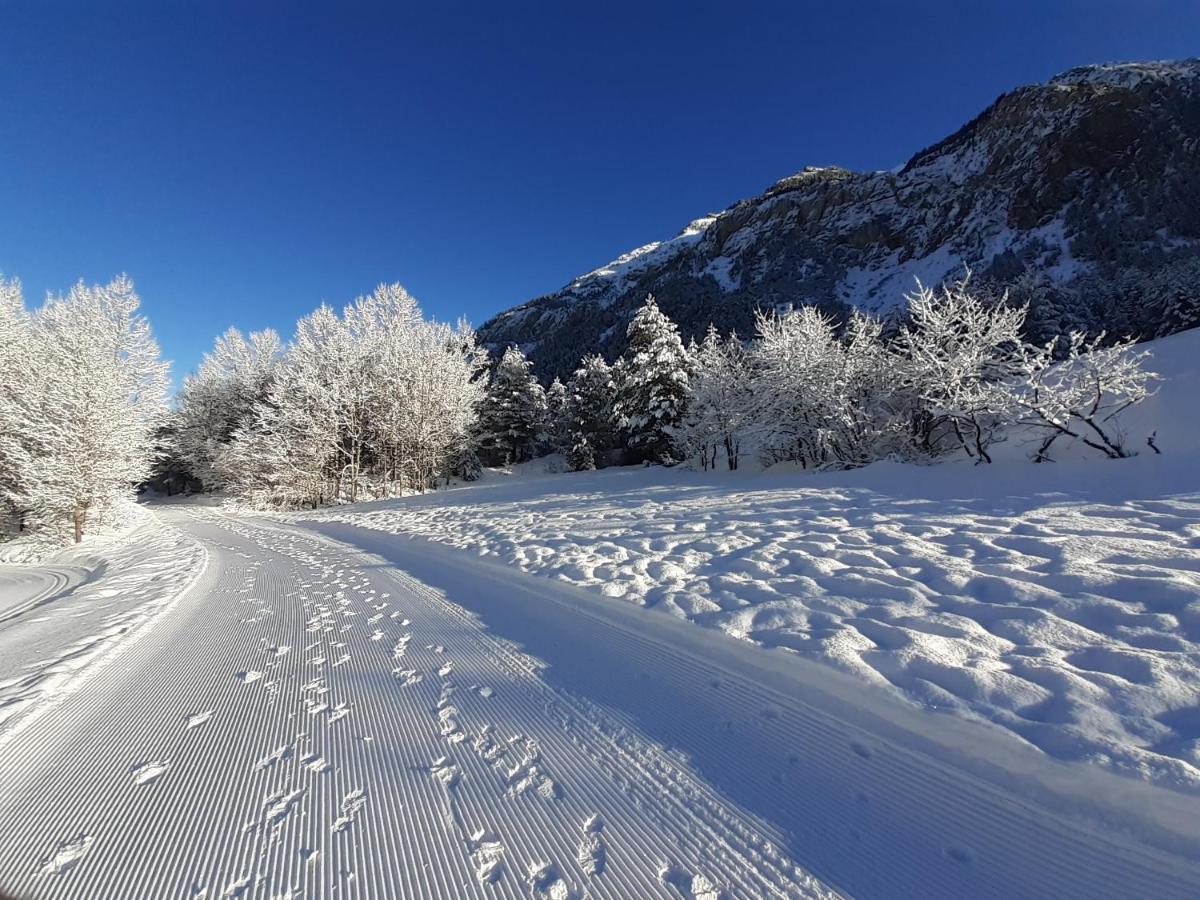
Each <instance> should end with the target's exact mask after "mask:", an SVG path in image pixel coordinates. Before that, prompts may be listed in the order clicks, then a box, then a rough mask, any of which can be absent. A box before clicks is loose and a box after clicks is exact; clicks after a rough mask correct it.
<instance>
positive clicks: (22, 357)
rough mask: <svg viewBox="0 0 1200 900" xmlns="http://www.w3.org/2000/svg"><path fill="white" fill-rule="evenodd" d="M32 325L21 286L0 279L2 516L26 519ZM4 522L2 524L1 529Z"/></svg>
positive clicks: (14, 281) (32, 358)
mask: <svg viewBox="0 0 1200 900" xmlns="http://www.w3.org/2000/svg"><path fill="white" fill-rule="evenodd" d="M34 361H35V357H34V354H33V347H32V325H31V322H30V317H29V314H28V312H27V311H26V309H25V300H24V297H23V296H22V293H21V283H20V282H19V281H17V280H16V279H13V280H6V279H4V278H3V277H0V514H7V515H15V516H16V517H17V519H18V521H21V520H22V519H23V512H24V510H25V508H26V504H27V498H26V489H27V485H24V484H23V480H22V475H23V473H24V472H25V470H26V466H27V465H28V452H29V449H30V441H31V439H32V435H31V433H30V431H29V425H30V423H29V415H30V412H29V405H30V401H31V399H32V397H31V393H30V387H31V385H30V379H31V372H30V367H31V365H32V364H33V363H34ZM2 524H3V523H0V526H2Z"/></svg>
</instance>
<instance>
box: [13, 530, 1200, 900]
mask: <svg viewBox="0 0 1200 900" xmlns="http://www.w3.org/2000/svg"><path fill="white" fill-rule="evenodd" d="M158 515H159V516H160V517H161V518H162V519H163V520H164V521H166V522H167V523H169V524H170V526H171V528H173V529H177V530H178V531H179V532H183V533H184V535H186V538H187V539H188V540H192V541H195V542H197V543H199V544H200V545H201V546H202V547H203V548H204V552H205V553H206V554H207V557H208V565H207V566H206V567H205V568H204V570H203V572H202V574H201V575H200V576H199V580H198V581H197V582H196V583H195V585H194V586H193V587H192V588H191V589H190V590H188V591H187V592H186V593H185V594H184V595H183V597H181V598H180V600H179V601H178V602H176V603H175V604H174V605H173V606H172V607H171V612H170V614H169V615H163V616H160V617H159V618H158V619H157V620H156V621H155V624H154V627H153V628H152V629H151V630H150V631H149V633H148V634H147V635H146V636H145V637H143V639H142V640H139V641H137V642H135V643H132V644H131V645H128V646H127V647H126V648H125V650H124V651H123V652H122V654H121V664H120V665H107V666H103V667H101V668H100V669H98V670H96V671H95V673H94V676H93V677H92V678H91V679H90V680H89V683H88V689H87V690H86V691H79V692H77V693H75V694H74V695H72V696H71V697H70V698H69V702H63V703H60V704H58V705H57V706H56V707H55V708H53V709H51V710H49V711H48V712H47V713H46V715H44V716H43V717H42V718H41V719H40V720H39V721H38V722H37V723H36V726H35V727H28V728H26V729H24V730H23V731H21V732H20V733H19V734H16V735H15V736H14V737H13V738H12V739H11V740H10V741H9V742H8V744H7V745H6V746H5V747H4V751H3V753H0V784H3V785H4V790H3V791H2V792H0V835H3V838H4V844H3V846H4V852H3V853H0V890H4V891H5V892H7V893H12V894H13V895H15V896H17V897H21V898H24V897H35V896H36V897H42V898H54V897H70V898H93V897H109V896H130V897H185V898H198V897H204V898H218V897H225V898H233V897H241V898H250V897H323V898H337V897H372V898H375V897H377V898H389V900H390V898H395V897H431V898H434V897H437V898H441V897H476V898H497V897H505V898H508V897H513V898H516V897H525V898H529V897H533V898H554V900H569V898H576V900H582V898H586V897H590V898H599V897H613V898H629V897H638V898H643V897H644V898H654V897H658V898H695V900H700V898H703V900H715V898H718V897H723V898H726V900H733V898H759V897H797V898H798V897H825V896H833V895H835V894H839V893H840V894H844V895H846V894H848V895H851V896H858V897H897V896H921V897H946V898H951V897H953V898H957V897H963V896H971V897H997V898H1000V897H1014V896H1021V897H1025V896H1055V897H1079V898H1085V897H1086V898H1089V900H1090V898H1095V897H1129V896H1134V895H1146V896H1155V897H1159V898H1168V897H1169V898H1174V897H1178V898H1186V897H1189V896H1194V894H1195V888H1196V886H1197V885H1200V848H1198V847H1197V846H1196V845H1195V841H1194V837H1195V834H1196V833H1198V831H1200V809H1198V808H1197V804H1196V803H1195V802H1194V798H1193V797H1190V796H1185V795H1183V794H1180V793H1178V792H1173V791H1168V790H1165V789H1163V788H1161V787H1156V786H1154V785H1150V784H1148V783H1146V782H1138V781H1134V780H1130V779H1123V778H1119V777H1117V776H1115V775H1113V774H1112V773H1109V772H1105V771H1104V770H1102V769H1099V768H1096V767H1079V766H1069V765H1065V764H1062V763H1058V762H1055V761H1052V760H1050V759H1048V758H1047V757H1045V756H1044V755H1042V754H1039V753H1037V752H1035V751H1034V750H1032V749H1031V748H1028V747H1020V746H1019V745H1017V744H1016V743H1015V742H1011V743H1009V744H1005V743H1003V742H1002V743H999V744H998V743H997V742H996V737H997V735H996V734H995V733H993V732H992V731H991V730H990V729H988V728H986V727H981V726H978V725H974V724H971V723H966V722H962V721H961V720H959V719H957V718H955V717H947V716H942V717H938V716H931V715H930V714H929V713H926V712H924V711H921V710H918V709H915V708H909V707H905V706H903V705H898V704H895V703H894V702H893V700H892V698H891V697H890V696H889V695H888V694H887V692H886V691H883V690H881V689H879V688H877V687H873V686H870V685H863V684H862V683H861V682H860V681H858V680H856V679H854V678H852V677H850V676H847V675H845V674H843V673H840V672H836V671H833V670H831V669H830V668H829V667H827V666H820V665H818V664H816V663H813V662H811V661H808V660H805V659H803V658H802V657H800V656H799V655H796V654H786V653H775V654H774V655H773V654H772V653H770V652H768V651H764V650H762V649H760V648H758V647H755V646H753V645H751V644H749V643H746V642H739V641H733V640H729V639H728V638H727V637H725V636H724V635H721V634H719V633H717V632H715V631H711V630H706V629H702V628H696V627H694V626H693V625H691V624H689V623H687V622H684V621H680V620H678V619H676V618H673V617H671V616H667V615H656V614H654V613H653V612H650V611H647V610H644V609H641V608H638V607H637V606H634V605H632V604H628V603H621V602H614V601H613V600H611V599H609V598H605V597H603V596H600V595H598V594H596V593H595V592H591V591H588V590H586V589H583V588H577V587H573V586H571V585H566V584H563V583H561V582H554V581H552V580H549V579H537V578H530V577H528V576H527V575H525V574H523V573H521V572H519V571H515V570H514V569H513V568H512V567H510V566H505V565H503V564H500V563H498V562H497V561H494V560H481V559H478V558H476V557H474V556H472V555H470V554H466V553H462V552H460V551H458V550H455V549H453V548H450V547H440V546H437V545H434V544H431V543H429V542H423V541H411V540H398V539H397V538H395V537H394V536H392V535H387V534H384V533H381V532H378V531H370V530H364V529H360V528H356V527H354V526H349V525H345V524H339V523H325V524H321V525H318V526H312V527H297V526H287V525H280V524H279V523H277V522H273V521H269V520H263V519H257V518H253V517H238V516H231V515H229V514H227V513H224V512H222V511H219V510H217V509H214V508H212V507H189V506H168V507H165V508H163V509H161V511H160V512H159V513H158ZM314 528H316V529H318V530H319V531H320V532H322V533H321V534H317V533H314V531H313V529H314ZM330 538H333V540H330ZM160 571H161V569H160ZM121 577H122V576H121V574H120V573H119V572H117V571H114V570H109V571H107V572H104V573H101V574H99V575H98V576H97V577H96V579H95V580H94V582H92V584H94V585H96V586H97V587H99V586H102V585H104V584H106V583H115V582H110V581H109V579H118V578H121ZM70 596H71V595H69V594H68V595H65V596H63V597H57V595H56V596H55V598H51V599H48V600H47V602H46V603H44V604H43V605H42V606H41V607H39V609H40V610H41V611H42V614H50V613H53V612H55V611H56V607H57V606H58V604H59V603H60V602H63V603H70V602H71V600H70ZM2 633H3V632H0V634H2ZM514 642H519V644H518V643H514Z"/></svg>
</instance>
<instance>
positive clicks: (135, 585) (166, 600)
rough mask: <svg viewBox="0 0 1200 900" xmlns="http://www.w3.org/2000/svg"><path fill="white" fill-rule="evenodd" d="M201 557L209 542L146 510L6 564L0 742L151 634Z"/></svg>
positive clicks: (0, 604)
mask: <svg viewBox="0 0 1200 900" xmlns="http://www.w3.org/2000/svg"><path fill="white" fill-rule="evenodd" d="M26 549H29V548H28V547H27V548H26ZM37 549H39V550H41V549H43V548H41V546H40V545H38V547H37ZM203 564H204V550H203V548H201V547H200V546H199V545H197V544H196V543H195V542H193V541H191V540H189V539H188V538H186V537H185V536H183V535H182V534H180V533H179V532H177V531H175V530H174V529H164V528H162V527H161V526H160V525H159V524H158V523H157V522H155V521H153V520H150V521H146V519H145V518H142V519H141V524H140V525H138V526H136V527H134V528H132V529H128V530H125V531H123V532H121V533H120V534H118V535H112V534H110V535H107V536H105V537H101V538H93V539H89V540H87V541H85V542H84V543H83V544H82V545H80V546H79V547H76V548H72V549H70V550H62V551H59V552H58V553H57V554H55V555H53V556H51V557H50V558H49V559H47V560H46V562H45V563H44V564H43V565H41V566H39V567H37V568H30V567H21V566H12V565H0V748H3V747H5V746H6V745H7V744H8V743H9V742H10V741H11V740H12V739H13V738H14V737H15V736H17V735H18V734H19V733H20V732H21V731H22V730H23V729H25V728H27V727H29V726H30V725H32V724H33V723H34V722H35V721H37V720H38V719H39V718H40V717H41V716H42V715H44V714H45V713H46V712H47V711H49V710H51V709H53V708H54V707H56V706H58V705H59V704H61V703H63V702H64V701H67V700H69V699H70V698H71V697H72V695H74V694H76V693H77V692H79V691H81V690H82V689H84V688H85V687H86V686H87V684H88V683H89V681H90V680H91V679H92V678H94V677H95V676H96V675H97V673H98V672H100V671H102V670H103V668H104V667H105V666H106V665H107V664H109V663H111V662H112V661H113V660H115V659H117V658H118V657H120V656H121V655H123V654H124V653H125V652H127V651H128V649H129V648H130V647H131V646H132V645H133V644H134V643H136V642H137V641H138V640H140V639H141V638H143V637H144V636H145V635H146V634H147V633H149V632H150V630H151V629H152V628H153V626H154V625H155V623H156V622H157V621H158V620H159V619H160V618H161V617H162V616H164V615H166V614H167V613H169V612H170V610H171V608H172V607H173V605H174V604H175V602H176V601H177V600H178V599H179V597H180V596H181V595H182V593H183V592H184V591H185V590H186V589H187V587H188V586H189V585H190V584H191V582H192V581H193V580H194V579H195V578H196V576H197V575H198V574H199V572H200V569H201V568H202V567H203Z"/></svg>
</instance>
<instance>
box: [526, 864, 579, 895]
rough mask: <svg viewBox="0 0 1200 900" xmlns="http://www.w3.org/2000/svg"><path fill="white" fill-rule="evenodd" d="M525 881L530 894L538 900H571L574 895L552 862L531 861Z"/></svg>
mask: <svg viewBox="0 0 1200 900" xmlns="http://www.w3.org/2000/svg"><path fill="white" fill-rule="evenodd" d="M525 883H526V884H528V885H529V890H530V896H532V897H536V898H539V900H541V898H545V900H571V898H573V897H574V896H575V892H574V891H572V890H571V886H570V885H569V884H567V882H566V880H565V879H564V878H563V877H562V875H561V874H560V873H559V871H558V866H556V865H555V864H554V863H552V862H531V863H530V864H529V874H528V875H527V876H526V878H525Z"/></svg>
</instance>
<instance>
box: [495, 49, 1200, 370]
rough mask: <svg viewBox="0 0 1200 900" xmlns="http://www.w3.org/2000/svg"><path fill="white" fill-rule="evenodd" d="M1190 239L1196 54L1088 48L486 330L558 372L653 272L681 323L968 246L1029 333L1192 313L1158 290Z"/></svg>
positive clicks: (1184, 260) (892, 272)
mask: <svg viewBox="0 0 1200 900" xmlns="http://www.w3.org/2000/svg"><path fill="white" fill-rule="evenodd" d="M1198 252H1200V61H1197V60H1188V61H1183V62H1176V63H1134V64H1127V65H1106V66H1093V67H1086V68H1081V69H1074V70H1072V71H1070V72H1067V73H1065V74H1063V75H1060V76H1058V77H1057V78H1055V79H1053V80H1051V81H1050V82H1049V83H1048V84H1044V85H1034V86H1030V87H1024V88H1020V89H1018V90H1015V91H1013V92H1011V93H1009V94H1005V95H1004V96H1002V97H1000V98H999V99H998V100H997V101H996V102H995V103H994V104H993V105H992V106H991V107H989V108H988V109H987V110H985V111H984V112H983V113H982V114H980V115H979V116H978V117H977V118H975V119H974V120H973V121H971V122H970V123H968V124H967V125H966V126H964V127H963V128H961V129H960V130H959V131H958V132H956V133H955V134H953V135H951V136H950V137H948V138H947V139H945V140H944V141H941V142H940V143H938V144H936V145H934V146H933V147H930V148H928V149H926V150H924V151H922V152H920V153H918V154H917V155H916V156H914V157H913V158H912V160H910V161H909V163H908V164H907V165H906V166H904V167H903V168H902V169H901V170H900V171H898V172H869V173H854V172H849V171H846V170H844V169H838V168H823V169H805V170H804V171H803V172H801V173H799V174H797V175H794V176H791V177H789V178H784V179H783V180H781V181H779V182H778V183H777V184H775V185H773V186H772V187H770V188H769V189H768V190H767V191H766V192H764V193H763V194H762V195H761V196H759V197H755V198H753V199H750V200H745V201H742V202H739V203H736V204H734V205H733V206H731V207H730V208H729V209H727V210H725V211H724V212H722V213H720V214H719V215H715V216H708V217H705V218H702V219H697V220H696V221H695V222H693V223H691V224H690V225H689V226H688V227H687V228H686V229H685V230H684V231H683V232H682V233H681V234H680V235H679V236H677V237H676V238H674V239H672V240H669V241H665V242H662V243H658V244H651V245H648V246H647V247H643V248H641V249H639V250H635V251H633V252H632V253H629V254H626V255H625V256H622V257H621V258H619V259H617V260H615V261H613V262H612V263H610V264H608V265H606V266H602V267H600V268H598V269H596V270H595V271H593V272H590V273H588V274H587V275H583V276H581V277H579V278H577V279H575V280H574V281H572V282H571V283H570V284H568V285H567V286H566V287H564V288H563V289H562V290H560V291H558V292H556V293H554V294H551V295H549V296H546V297H541V298H539V299H536V300H534V301H531V302H530V303H527V304H524V305H523V306H519V307H517V308H515V309H512V310H509V311H507V312H503V313H501V314H500V315H498V316H496V317H495V318H493V319H492V320H490V321H489V322H487V323H485V324H484V325H483V327H482V328H481V329H480V334H481V337H482V338H483V340H484V341H485V342H487V343H488V344H490V345H491V346H493V347H501V346H503V345H506V344H509V343H517V344H520V345H522V346H524V347H526V348H527V349H529V350H530V351H531V355H532V356H533V358H534V360H535V362H536V364H537V366H538V370H539V372H540V373H541V374H544V375H549V374H559V375H565V374H569V372H570V370H571V368H572V367H573V366H574V364H575V362H576V361H577V359H578V358H579V356H580V355H581V354H582V353H584V352H590V351H592V350H602V351H604V352H606V353H608V354H610V355H611V354H613V353H615V352H619V351H620V349H621V347H622V344H623V339H624V325H625V323H626V322H627V321H628V320H629V318H630V316H631V315H632V312H633V310H634V309H635V308H636V307H637V306H638V305H639V304H640V303H641V301H642V300H643V299H644V297H645V295H646V294H647V293H648V292H651V291H652V292H654V294H655V295H656V297H657V298H658V300H659V304H660V306H662V307H663V309H664V310H665V311H666V312H667V313H668V314H669V315H670V316H671V317H672V318H674V319H675V320H676V321H677V322H678V323H679V324H680V325H681V326H682V327H683V331H684V333H685V337H686V336H687V335H690V334H696V333H700V332H703V331H704V329H705V328H706V327H707V326H708V324H709V322H714V323H715V324H717V325H718V327H720V328H722V329H723V330H728V329H730V328H736V329H737V330H738V331H739V333H742V334H749V333H751V332H752V330H753V317H754V311H755V310H756V309H759V308H771V307H775V306H779V305H783V304H799V303H815V304H818V305H821V306H824V307H827V308H830V309H835V310H836V309H845V308H846V307H856V308H859V309H864V310H869V311H872V312H875V313H881V314H886V313H887V312H889V311H890V310H892V309H895V308H896V307H897V305H898V304H900V303H901V302H902V299H903V296H904V294H905V293H906V292H907V291H909V290H911V289H912V287H913V284H914V278H920V279H921V280H922V281H924V282H926V283H935V282H938V281H940V280H942V279H944V278H946V277H947V276H953V275H956V274H960V273H961V272H962V270H963V266H964V265H968V266H970V267H971V269H972V270H973V272H974V273H975V275H976V278H977V280H978V281H979V282H984V283H990V284H994V286H996V287H997V288H999V287H1002V286H1013V287H1014V289H1015V290H1016V291H1017V292H1018V293H1020V294H1022V295H1023V298H1024V299H1029V300H1031V301H1032V304H1033V311H1032V317H1031V329H1032V330H1033V331H1034V332H1035V333H1036V335H1037V336H1038V337H1043V336H1048V335H1050V334H1053V333H1058V332H1060V331H1062V330H1063V329H1066V328H1070V327H1075V326H1081V325H1082V326H1087V327H1091V328H1099V327H1105V328H1107V329H1108V330H1110V331H1126V332H1131V333H1138V334H1142V335H1146V334H1161V333H1167V332H1169V331H1172V330H1174V329H1175V328H1177V327H1182V326H1185V325H1186V324H1187V322H1186V321H1178V320H1179V319H1180V313H1179V311H1178V309H1176V308H1175V307H1174V306H1173V305H1172V304H1171V302H1170V301H1168V299H1167V297H1166V294H1168V293H1170V290H1171V289H1172V288H1173V286H1174V284H1175V283H1176V282H1178V281H1181V280H1182V281H1184V282H1190V283H1192V284H1194V283H1195V282H1196V280H1197V279H1196V278H1195V277H1193V276H1194V275H1198V274H1200V266H1198V265H1197V264H1196V260H1195V257H1196V255H1197V253H1198ZM1194 298H1195V293H1194V291H1193V292H1192V294H1191V295H1189V298H1188V299H1187V303H1186V305H1187V306H1188V308H1189V309H1191V308H1192V307H1195V306H1196V301H1195V299H1194ZM1197 318H1198V319H1200V314H1198V315H1197Z"/></svg>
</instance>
